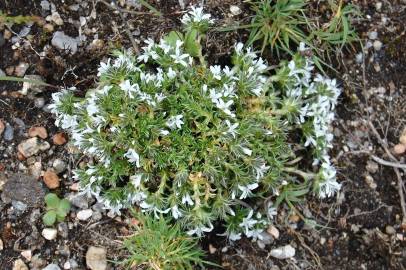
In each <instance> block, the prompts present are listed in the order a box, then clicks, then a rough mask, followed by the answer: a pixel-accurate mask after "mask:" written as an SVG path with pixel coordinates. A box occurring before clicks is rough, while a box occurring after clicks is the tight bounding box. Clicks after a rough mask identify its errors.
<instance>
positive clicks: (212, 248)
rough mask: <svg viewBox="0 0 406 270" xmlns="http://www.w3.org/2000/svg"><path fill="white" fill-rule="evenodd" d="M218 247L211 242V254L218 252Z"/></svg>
mask: <svg viewBox="0 0 406 270" xmlns="http://www.w3.org/2000/svg"><path fill="white" fill-rule="evenodd" d="M216 251H217V248H215V247H214V246H213V245H212V244H209V252H210V254H214V253H216Z"/></svg>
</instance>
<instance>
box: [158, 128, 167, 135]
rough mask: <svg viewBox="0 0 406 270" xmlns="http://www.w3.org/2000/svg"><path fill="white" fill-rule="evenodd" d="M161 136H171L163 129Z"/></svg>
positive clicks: (160, 132)
mask: <svg viewBox="0 0 406 270" xmlns="http://www.w3.org/2000/svg"><path fill="white" fill-rule="evenodd" d="M159 134H161V135H162V136H166V135H168V134H169V131H167V130H165V129H161V130H160V131H159Z"/></svg>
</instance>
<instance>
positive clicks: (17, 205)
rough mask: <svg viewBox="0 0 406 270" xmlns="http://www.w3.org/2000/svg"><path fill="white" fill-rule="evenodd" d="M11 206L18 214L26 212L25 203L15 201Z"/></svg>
mask: <svg viewBox="0 0 406 270" xmlns="http://www.w3.org/2000/svg"><path fill="white" fill-rule="evenodd" d="M11 205H12V206H13V208H14V209H15V210H17V211H18V212H20V213H23V212H25V210H27V207H28V206H27V205H26V204H25V203H23V202H20V201H15V200H12V201H11Z"/></svg>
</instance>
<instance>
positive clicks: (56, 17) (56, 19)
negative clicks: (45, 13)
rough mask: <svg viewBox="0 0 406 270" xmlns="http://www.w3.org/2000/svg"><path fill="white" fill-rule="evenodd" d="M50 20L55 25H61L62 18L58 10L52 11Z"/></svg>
mask: <svg viewBox="0 0 406 270" xmlns="http://www.w3.org/2000/svg"><path fill="white" fill-rule="evenodd" d="M51 20H52V21H53V22H54V23H55V24H56V25H59V26H61V25H63V20H62V18H61V15H59V13H58V12H53V13H52V15H51Z"/></svg>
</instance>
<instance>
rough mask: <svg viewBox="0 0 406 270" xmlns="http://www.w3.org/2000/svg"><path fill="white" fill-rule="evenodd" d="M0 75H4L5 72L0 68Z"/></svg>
mask: <svg viewBox="0 0 406 270" xmlns="http://www.w3.org/2000/svg"><path fill="white" fill-rule="evenodd" d="M0 76H6V73H4V71H3V70H2V69H1V68H0Z"/></svg>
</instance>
